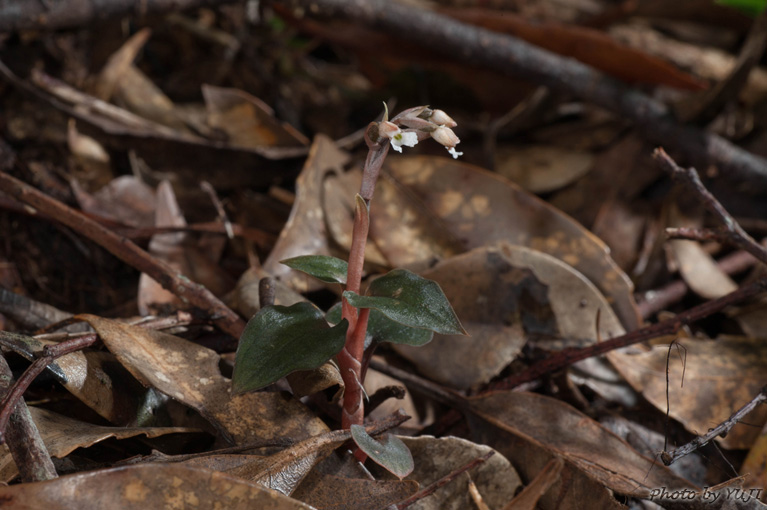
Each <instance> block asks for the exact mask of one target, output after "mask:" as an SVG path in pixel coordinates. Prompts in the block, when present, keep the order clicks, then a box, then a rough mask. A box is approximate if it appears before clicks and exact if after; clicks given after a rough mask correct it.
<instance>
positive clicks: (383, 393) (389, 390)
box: [365, 384, 407, 416]
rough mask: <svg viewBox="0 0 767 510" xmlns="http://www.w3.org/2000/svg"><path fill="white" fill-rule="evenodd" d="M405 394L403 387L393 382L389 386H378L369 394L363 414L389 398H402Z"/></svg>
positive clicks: (366, 413) (368, 412)
mask: <svg viewBox="0 0 767 510" xmlns="http://www.w3.org/2000/svg"><path fill="white" fill-rule="evenodd" d="M406 394H407V392H406V390H405V388H404V387H402V386H399V385H397V384H393V385H391V386H384V387H383V388H378V389H377V390H376V392H375V393H373V394H372V395H370V400H369V401H368V405H366V406H365V416H367V415H368V414H370V413H371V412H372V411H373V409H375V408H377V407H378V406H380V405H381V404H383V403H384V402H386V401H387V400H389V399H390V398H396V399H398V400H402V399H403V398H405V395H406Z"/></svg>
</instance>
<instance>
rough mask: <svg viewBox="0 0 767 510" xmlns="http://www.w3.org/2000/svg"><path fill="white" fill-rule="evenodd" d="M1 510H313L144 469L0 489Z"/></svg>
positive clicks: (220, 478)
mask: <svg viewBox="0 0 767 510" xmlns="http://www.w3.org/2000/svg"><path fill="white" fill-rule="evenodd" d="M0 501H2V502H3V508H9V509H11V510H26V509H30V510H31V509H33V508H46V509H48V510H79V509H82V508H111V509H115V510H146V509H147V508H190V507H192V508H194V507H197V508H226V509H229V510H252V509H253V508H264V509H267V508H268V509H270V510H311V507H310V506H308V505H305V504H304V503H301V502H299V501H296V500H294V499H290V498H288V497H287V496H284V495H282V494H279V493H278V492H276V491H270V490H268V489H265V488H264V487H262V486H260V485H257V484H254V483H249V482H246V481H245V480H241V479H238V478H235V477H232V476H228V475H225V474H223V473H218V472H216V471H210V470H207V469H199V468H190V467H186V466H179V465H174V464H146V465H138V466H129V467H121V468H114V469H105V470H102V471H92V472H89V473H79V474H75V475H69V476H63V477H61V478H56V479H55V480H49V481H47V482H38V483H28V484H22V485H14V486H10V487H0Z"/></svg>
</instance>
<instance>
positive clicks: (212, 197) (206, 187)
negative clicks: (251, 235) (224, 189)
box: [200, 181, 234, 239]
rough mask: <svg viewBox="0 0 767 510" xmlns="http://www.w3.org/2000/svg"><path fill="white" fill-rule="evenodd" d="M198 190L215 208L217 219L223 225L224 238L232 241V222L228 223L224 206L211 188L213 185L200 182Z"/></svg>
mask: <svg viewBox="0 0 767 510" xmlns="http://www.w3.org/2000/svg"><path fill="white" fill-rule="evenodd" d="M200 188H202V190H203V191H204V192H205V193H207V194H208V196H209V197H210V201H211V202H213V206H214V207H215V208H216V212H217V213H218V219H219V220H221V223H223V224H224V229H225V230H226V236H227V237H228V238H229V239H234V230H232V222H230V221H229V217H228V216H227V215H226V209H224V204H222V203H221V200H219V198H218V195H216V190H215V188H213V185H212V184H211V183H209V182H208V181H202V182H201V183H200Z"/></svg>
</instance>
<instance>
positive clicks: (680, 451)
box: [660, 386, 767, 466]
mask: <svg viewBox="0 0 767 510" xmlns="http://www.w3.org/2000/svg"><path fill="white" fill-rule="evenodd" d="M765 401H767V386H765V387H763V388H762V390H761V391H760V392H759V393H758V394H757V395H756V396H755V397H754V398H753V399H752V400H751V402H749V403H748V404H746V405H744V406H743V407H741V408H740V409H738V410H737V411H735V412H734V413H733V415H732V416H730V417H729V418H727V419H726V420H725V421H723V422H722V423H720V424H719V425H717V426H716V427H714V428H713V429H711V430H709V431H708V433H707V434H706V435H704V436H698V437H696V438H695V439H693V440H692V441H690V442H689V443H687V444H686V445H684V446H681V447H679V448H677V449H676V450H673V451H671V452H667V451H663V453H661V456H660V458H661V460H662V461H663V463H664V464H665V465H667V466H670V465H671V464H672V463H673V462H675V461H676V460H678V459H680V458H682V457H684V456H685V455H689V454H690V453H692V452H694V451H695V450H697V449H698V448H700V447H701V446H705V445H707V444H708V443H710V442H711V441H713V440H714V439H716V437H717V436H722V437H724V436H725V435H726V434H727V433H728V432H729V431H730V430H731V429H732V428H733V427H734V426H735V425H737V424H738V423H739V422H741V421H743V418H745V417H746V415H747V414H748V413H750V412H751V411H753V410H754V408H755V407H756V406H758V405H759V404H761V403H762V402H765Z"/></svg>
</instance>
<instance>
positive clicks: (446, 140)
mask: <svg viewBox="0 0 767 510" xmlns="http://www.w3.org/2000/svg"><path fill="white" fill-rule="evenodd" d="M431 137H432V138H434V139H435V140H436V141H437V142H439V143H441V144H442V145H444V146H445V147H455V146H456V145H457V144H459V143H461V139H460V138H458V137H457V136H456V135H455V133H453V130H452V129H450V128H449V127H445V126H439V127H438V128H437V129H435V130H434V131H432V132H431Z"/></svg>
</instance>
